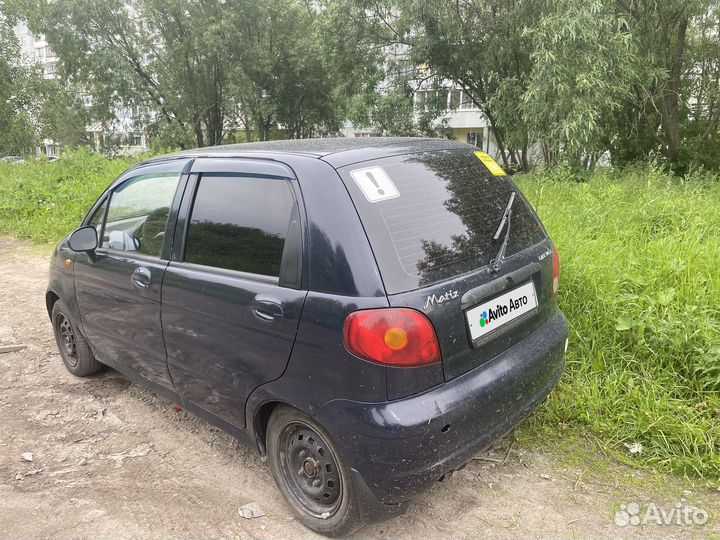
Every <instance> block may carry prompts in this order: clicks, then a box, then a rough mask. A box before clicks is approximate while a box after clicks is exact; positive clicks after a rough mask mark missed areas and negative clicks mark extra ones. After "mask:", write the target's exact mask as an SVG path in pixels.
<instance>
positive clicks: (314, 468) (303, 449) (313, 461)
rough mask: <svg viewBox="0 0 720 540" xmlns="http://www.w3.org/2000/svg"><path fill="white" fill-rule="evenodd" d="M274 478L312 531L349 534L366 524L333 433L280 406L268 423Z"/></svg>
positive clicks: (297, 514)
mask: <svg viewBox="0 0 720 540" xmlns="http://www.w3.org/2000/svg"><path fill="white" fill-rule="evenodd" d="M266 441H267V453H268V461H269V463H270V469H271V471H272V474H273V477H274V478H275V482H276V483H277V485H278V488H279V489H280V492H281V493H282V495H283V497H284V498H285V501H286V502H287V504H288V506H290V509H291V510H292V512H293V514H295V516H296V517H297V518H298V519H299V520H300V521H301V522H302V523H303V524H304V525H305V526H306V527H308V528H309V529H312V530H313V531H315V532H318V533H320V534H324V535H326V536H345V535H347V534H349V533H351V532H352V531H354V530H356V529H358V528H359V527H361V526H362V524H363V523H362V518H361V515H362V514H361V510H360V505H359V501H358V497H357V493H356V489H355V487H354V485H353V481H352V477H351V476H350V470H349V467H348V466H347V465H346V464H345V462H344V460H343V458H342V456H341V455H340V453H339V452H338V451H337V449H336V448H335V446H334V445H333V443H332V440H331V438H330V436H329V434H328V433H327V432H326V431H325V430H324V429H323V428H322V427H321V426H319V425H318V424H317V423H316V422H315V421H313V420H312V419H311V418H310V417H309V416H308V415H306V414H304V413H302V412H301V411H298V410H297V409H293V408H292V407H288V406H284V405H280V406H278V407H277V408H276V409H275V410H274V411H273V413H272V416H270V421H269V422H268V426H267V439H266Z"/></svg>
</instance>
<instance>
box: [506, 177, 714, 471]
mask: <svg viewBox="0 0 720 540" xmlns="http://www.w3.org/2000/svg"><path fill="white" fill-rule="evenodd" d="M558 178H560V180H558ZM517 179H518V183H519V185H520V187H521V188H522V189H523V192H524V193H525V194H526V195H527V196H528V197H529V199H530V200H531V201H532V203H533V204H534V205H535V208H536V209H537V211H538V213H539V214H540V216H541V218H542V220H543V222H544V224H545V226H546V227H547V229H548V231H549V233H550V235H551V236H552V238H553V241H554V242H555V244H556V246H557V248H558V251H559V253H560V259H561V267H562V272H561V278H560V279H561V286H560V296H559V302H560V306H561V308H562V309H563V311H564V312H565V314H566V315H567V317H568V319H569V321H570V347H569V349H568V356H567V372H566V374H565V376H564V377H563V379H562V382H561V384H560V386H559V388H558V390H557V391H556V392H555V393H554V394H553V395H552V398H551V399H550V401H549V403H548V406H547V407H546V408H545V409H544V412H543V413H542V414H541V415H540V416H539V417H538V419H539V420H540V421H542V422H544V423H545V427H551V428H552V429H555V428H557V427H558V426H560V427H567V426H570V427H576V428H578V429H581V430H584V431H586V432H590V433H592V434H594V435H595V437H596V438H597V439H598V441H602V442H601V444H602V445H603V446H605V447H606V448H608V449H611V450H615V451H619V453H618V454H616V455H621V454H625V455H627V450H626V449H625V447H624V445H623V443H634V442H640V443H641V444H642V445H643V448H644V450H643V453H642V455H641V456H640V458H641V459H643V460H645V461H646V462H648V463H650V464H656V465H659V466H662V467H663V468H665V469H669V470H674V471H676V472H682V473H695V474H698V475H702V476H705V477H710V478H718V477H719V476H720V455H719V453H718V451H719V450H720V269H719V267H718V261H720V211H719V210H718V201H720V178H717V177H713V176H711V175H708V174H706V173H702V174H698V175H697V176H696V177H686V178H684V179H678V178H675V177H672V176H668V175H666V174H664V173H661V172H659V171H657V170H655V169H654V168H653V167H651V166H649V167H647V168H636V169H631V170H627V171H625V172H624V173H616V172H612V171H600V172H597V173H595V174H594V175H592V176H591V177H590V178H586V179H584V180H585V181H584V182H582V183H578V182H576V181H574V180H572V179H569V178H568V175H567V174H566V171H549V172H545V173H540V174H536V175H528V176H521V177H517Z"/></svg>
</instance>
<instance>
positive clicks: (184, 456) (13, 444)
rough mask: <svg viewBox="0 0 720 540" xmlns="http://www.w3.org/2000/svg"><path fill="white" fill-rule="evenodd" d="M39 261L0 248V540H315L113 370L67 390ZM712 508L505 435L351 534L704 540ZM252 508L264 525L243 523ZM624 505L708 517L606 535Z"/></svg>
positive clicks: (227, 442) (186, 419)
mask: <svg viewBox="0 0 720 540" xmlns="http://www.w3.org/2000/svg"><path fill="white" fill-rule="evenodd" d="M47 251H48V250H38V248H36V247H33V246H30V245H28V244H24V243H20V242H17V241H15V240H10V239H7V238H5V239H3V238H0V255H1V256H0V345H7V344H24V345H27V348H26V349H25V350H22V351H18V352H10V353H5V354H0V538H63V539H64V538H77V539H83V538H98V537H103V538H218V537H225V538H300V537H302V538H316V537H317V535H314V534H313V533H312V532H310V531H309V530H307V529H305V528H304V527H303V526H302V525H300V524H299V523H298V522H297V521H296V520H295V519H294V518H293V517H292V515H291V513H290V512H289V511H288V510H287V508H286V507H285V505H284V503H283V501H282V500H281V498H280V495H279V492H278V491H277V489H276V488H275V485H274V483H273V480H272V477H271V475H270V471H269V469H268V466H267V464H266V463H264V462H263V461H262V460H261V459H260V458H259V457H258V456H257V455H256V454H255V453H254V452H253V451H252V450H250V449H249V448H247V447H245V446H243V445H242V444H241V443H239V442H237V441H236V440H235V439H233V438H232V437H230V436H229V435H227V434H225V433H224V432H222V431H220V430H218V429H217V428H215V427H213V426H211V425H210V424H208V423H207V422H205V421H203V420H200V419H199V418H197V417H194V416H193V415H191V414H189V413H186V412H184V411H181V412H176V411H175V410H174V409H173V407H172V405H173V404H172V403H169V402H167V401H165V400H163V399H161V398H158V397H156V396H155V395H153V394H152V393H150V392H149V391H147V390H145V389H143V388H141V387H139V386H137V385H135V384H132V383H130V382H129V381H127V380H126V379H125V378H123V377H122V376H121V375H120V374H118V373H117V372H115V371H112V370H106V371H104V372H101V373H100V374H98V375H96V376H93V377H90V378H87V379H79V378H75V377H73V376H72V375H70V374H69V373H68V372H67V371H66V370H65V368H64V367H63V364H62V361H61V360H60V356H59V355H58V353H57V350H56V346H55V342H54V339H53V335H52V331H51V328H50V324H49V322H48V317H47V313H46V310H45V304H44V294H45V287H46V283H47V279H46V278H47V259H48V255H47ZM582 443H583V441H578V445H581V444H582ZM528 444H529V443H528ZM586 446H587V445H586ZM27 452H32V462H30V461H26V460H24V459H23V457H22V456H23V454H24V453H27ZM28 457H29V456H28ZM719 499H720V494H719V493H718V492H717V491H713V490H712V489H711V488H710V487H706V486H702V485H697V483H693V482H692V481H691V480H688V479H682V478H675V477H667V476H663V475H658V474H654V473H652V472H648V471H642V472H640V471H636V470H634V469H632V468H629V467H626V466H624V465H620V464H617V463H614V462H612V461H609V460H608V459H604V458H601V457H600V456H595V455H594V453H593V451H592V450H589V451H588V450H587V449H586V450H583V451H582V452H581V451H580V450H578V449H574V448H568V449H567V451H566V452H565V451H562V450H554V451H548V450H545V451H541V450H540V449H539V448H537V445H535V446H534V447H530V446H527V445H525V446H524V445H522V444H520V443H517V442H514V443H513V441H512V438H508V439H506V440H504V441H500V442H499V443H498V445H497V446H496V448H494V449H493V450H491V451H489V452H487V453H485V454H482V455H480V456H478V458H477V459H475V460H473V461H472V462H471V463H470V464H469V465H468V467H467V468H465V469H464V470H462V471H460V472H458V473H457V474H455V475H454V476H453V477H452V478H450V479H448V480H446V481H445V482H443V483H441V484H438V485H437V486H435V487H434V488H433V489H431V490H430V491H429V492H428V493H426V494H425V495H423V496H421V497H419V498H418V499H417V500H416V501H414V503H413V504H412V505H411V506H410V508H409V509H408V511H407V512H406V513H405V514H403V515H401V516H399V517H396V518H394V519H392V520H390V521H387V522H384V523H380V524H376V525H372V526H369V527H366V528H365V529H363V530H361V531H360V532H359V533H357V535H356V536H357V537H358V538H386V537H389V538H530V537H533V538H570V537H572V538H640V537H658V536H662V537H665V538H675V537H677V538H681V537H695V538H698V537H714V538H718V537H719V535H720V502H719ZM251 502H254V503H257V504H258V505H259V506H260V508H261V509H262V510H263V511H264V512H265V513H266V515H265V516H263V517H259V518H255V519H251V520H248V519H244V518H242V517H241V516H240V515H239V513H238V510H239V508H240V506H242V505H244V504H247V503H251ZM631 502H638V503H640V504H641V505H646V504H648V503H650V502H654V503H656V504H657V505H658V506H660V507H663V508H665V509H667V510H670V509H672V508H673V507H674V506H675V505H676V504H677V503H680V504H682V505H688V506H690V505H694V506H696V507H699V508H702V509H704V510H705V511H707V512H708V514H709V519H708V521H707V522H706V523H705V524H704V525H690V526H685V525H683V526H678V525H656V524H650V525H645V526H643V525H637V526H635V525H627V526H618V525H616V523H615V520H614V518H615V515H616V512H617V511H618V510H621V509H622V508H623V507H621V505H623V504H628V503H631Z"/></svg>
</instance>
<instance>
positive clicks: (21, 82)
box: [0, 3, 42, 156]
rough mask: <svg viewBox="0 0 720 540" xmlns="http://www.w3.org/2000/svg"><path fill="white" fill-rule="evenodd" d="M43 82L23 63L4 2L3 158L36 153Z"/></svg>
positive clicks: (0, 31) (0, 62)
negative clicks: (39, 103) (38, 109)
mask: <svg viewBox="0 0 720 540" xmlns="http://www.w3.org/2000/svg"><path fill="white" fill-rule="evenodd" d="M41 83H42V78H41V76H40V74H39V73H38V72H37V71H36V70H34V69H32V68H31V67H27V66H24V65H23V64H21V63H20V48H19V45H18V43H17V40H16V39H15V35H14V34H13V30H12V27H11V25H10V23H9V22H8V21H7V20H5V19H4V18H3V15H2V4H1V3H0V156H5V155H11V154H27V153H29V152H31V151H32V150H33V147H34V146H35V143H36V142H37V139H38V133H37V128H36V121H35V116H36V115H37V106H36V99H35V98H36V96H37V95H38V94H39V89H40V86H41Z"/></svg>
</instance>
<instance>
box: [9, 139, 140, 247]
mask: <svg viewBox="0 0 720 540" xmlns="http://www.w3.org/2000/svg"><path fill="white" fill-rule="evenodd" d="M140 160H141V158H137V157H136V158H115V159H112V160H110V159H107V158H105V157H103V156H101V155H98V154H93V153H90V152H88V151H84V150H81V151H77V152H73V153H69V154H66V155H64V156H63V158H62V159H60V160H58V161H55V162H51V163H47V162H43V161H30V162H28V163H24V164H18V165H14V164H10V163H2V162H0V235H2V234H5V235H13V236H16V237H18V238H26V239H30V240H33V241H35V242H42V243H48V242H50V243H52V242H56V241H58V240H60V238H62V237H63V236H65V235H66V234H68V233H70V232H72V231H73V230H74V229H75V228H76V227H77V226H78V225H79V223H80V221H81V220H82V218H83V217H84V216H85V214H86V212H87V211H88V210H89V209H90V207H91V206H92V205H93V203H94V202H95V201H96V200H97V198H98V197H99V196H100V195H101V194H102V192H103V191H104V190H105V189H106V188H107V186H108V185H110V183H111V182H112V181H113V180H115V178H117V177H118V176H120V174H122V173H123V172H124V171H125V170H126V169H127V168H128V167H129V166H131V165H132V164H134V163H137V162H138V161H140Z"/></svg>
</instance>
